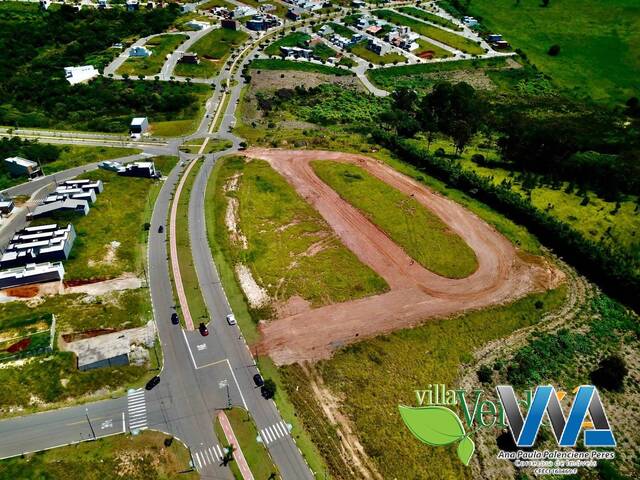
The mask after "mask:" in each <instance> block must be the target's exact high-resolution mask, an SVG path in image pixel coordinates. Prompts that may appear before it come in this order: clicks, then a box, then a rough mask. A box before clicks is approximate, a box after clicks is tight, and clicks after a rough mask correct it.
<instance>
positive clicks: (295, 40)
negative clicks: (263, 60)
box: [264, 32, 311, 55]
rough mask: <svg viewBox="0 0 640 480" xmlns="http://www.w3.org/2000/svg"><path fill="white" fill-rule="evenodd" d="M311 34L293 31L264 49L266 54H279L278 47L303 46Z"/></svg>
mask: <svg viewBox="0 0 640 480" xmlns="http://www.w3.org/2000/svg"><path fill="white" fill-rule="evenodd" d="M309 39H311V36H310V35H309V34H306V33H302V32H293V33H290V34H289V35H286V36H284V37H282V38H281V39H279V40H276V41H275V42H273V43H272V44H270V45H269V46H268V47H267V48H265V49H264V53H266V54H267V55H280V47H304V46H305V43H306V42H307V41H308V40H309Z"/></svg>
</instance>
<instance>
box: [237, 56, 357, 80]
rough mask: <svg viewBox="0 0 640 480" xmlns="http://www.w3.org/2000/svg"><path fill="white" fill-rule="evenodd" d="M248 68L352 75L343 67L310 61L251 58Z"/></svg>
mask: <svg viewBox="0 0 640 480" xmlns="http://www.w3.org/2000/svg"><path fill="white" fill-rule="evenodd" d="M249 68H251V69H254V70H298V71H301V72H313V73H324V74H326V75H339V76H346V75H353V72H351V71H349V70H345V69H344V68H337V67H330V66H328V65H318V64H317V63H310V62H294V61H292V60H280V59H274V60H271V59H269V60H267V59H258V60H252V61H251V63H250V64H249Z"/></svg>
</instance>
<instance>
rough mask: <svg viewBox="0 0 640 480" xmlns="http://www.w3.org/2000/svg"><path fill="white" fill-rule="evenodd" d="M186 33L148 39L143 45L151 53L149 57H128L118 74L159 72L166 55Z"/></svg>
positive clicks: (132, 74)
mask: <svg viewBox="0 0 640 480" xmlns="http://www.w3.org/2000/svg"><path fill="white" fill-rule="evenodd" d="M187 38H189V37H187V36H186V35H173V34H166V35H159V36H157V37H153V38H152V39H150V40H149V41H148V42H147V44H146V45H145V46H146V47H147V48H149V50H151V51H152V54H151V55H150V56H149V57H130V58H128V59H127V60H126V61H125V62H124V63H123V64H122V66H121V67H120V68H119V69H118V71H117V73H118V74H119V75H124V74H127V75H130V76H138V75H144V76H148V75H155V74H157V73H160V70H162V66H163V65H164V63H165V62H166V61H167V55H169V54H170V53H173V52H174V50H175V49H176V48H178V46H180V45H181V44H182V43H183V42H184V41H185V40H187Z"/></svg>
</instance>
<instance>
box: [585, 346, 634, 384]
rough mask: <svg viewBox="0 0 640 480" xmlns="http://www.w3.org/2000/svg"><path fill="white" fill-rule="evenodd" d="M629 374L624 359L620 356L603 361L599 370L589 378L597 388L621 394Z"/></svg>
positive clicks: (612, 356)
mask: <svg viewBox="0 0 640 480" xmlns="http://www.w3.org/2000/svg"><path fill="white" fill-rule="evenodd" d="M628 373H629V370H628V369H627V364H626V362H625V361H624V359H623V358H622V357H620V356H619V355H611V356H610V357H606V358H604V359H602V360H601V361H600V364H599V366H598V368H597V369H596V370H594V371H593V372H591V374H590V375H589V376H590V377H591V381H592V382H593V384H594V385H595V386H596V387H598V388H602V389H604V390H613V391H616V392H619V391H621V390H622V388H623V386H624V378H625V377H626V376H627V374H628Z"/></svg>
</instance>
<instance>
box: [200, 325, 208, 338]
mask: <svg viewBox="0 0 640 480" xmlns="http://www.w3.org/2000/svg"><path fill="white" fill-rule="evenodd" d="M198 330H200V335H202V336H203V337H206V336H207V335H209V330H208V329H207V326H206V325H205V324H204V323H200V326H199V327H198Z"/></svg>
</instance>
